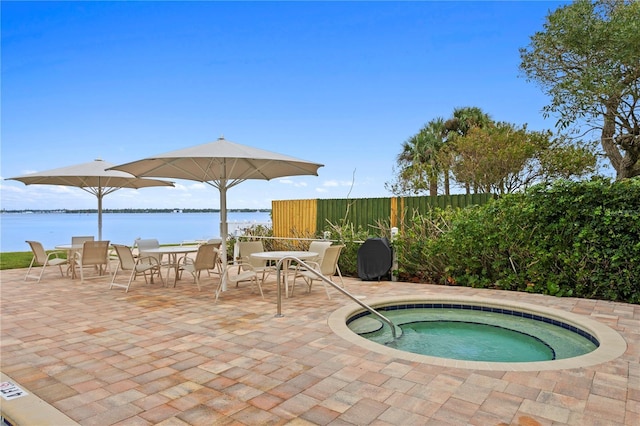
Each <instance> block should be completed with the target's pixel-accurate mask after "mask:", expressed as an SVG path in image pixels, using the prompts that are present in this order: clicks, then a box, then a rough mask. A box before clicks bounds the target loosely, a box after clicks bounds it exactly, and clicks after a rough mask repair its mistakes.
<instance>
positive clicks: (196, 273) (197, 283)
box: [193, 271, 202, 291]
mask: <svg viewBox="0 0 640 426" xmlns="http://www.w3.org/2000/svg"><path fill="white" fill-rule="evenodd" d="M193 278H194V279H195V280H196V285H197V286H198V291H202V290H201V289H200V271H196V272H194V274H193Z"/></svg>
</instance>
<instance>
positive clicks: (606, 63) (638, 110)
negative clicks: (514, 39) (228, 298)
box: [520, 0, 640, 179]
mask: <svg viewBox="0 0 640 426" xmlns="http://www.w3.org/2000/svg"><path fill="white" fill-rule="evenodd" d="M520 57H521V60H522V62H521V64H520V69H521V70H522V71H523V72H524V74H525V76H526V77H527V79H528V80H529V81H535V82H537V83H539V84H540V85H541V87H542V89H543V90H544V91H545V93H546V94H548V95H549V96H550V97H551V103H550V104H549V105H547V106H546V107H545V108H544V112H545V114H546V115H550V114H557V115H559V120H558V124H559V126H560V127H561V128H564V129H566V128H569V127H571V126H579V127H580V128H582V129H583V130H584V127H583V126H584V125H585V124H586V128H587V130H596V131H599V132H600V144H601V146H602V148H603V150H604V153H605V155H606V156H607V158H608V159H609V161H610V162H611V165H612V167H613V168H614V169H615V170H616V176H617V179H623V178H629V177H634V176H639V175H640V123H639V118H640V107H639V105H638V101H639V98H640V2H638V1H633V0H596V1H593V2H592V1H589V0H578V1H576V2H574V3H572V4H569V5H567V6H564V7H561V8H559V9H557V10H556V11H554V12H552V13H550V14H549V15H548V16H547V20H546V22H545V24H544V30H543V31H540V32H537V33H535V34H534V35H533V36H532V37H531V44H530V45H529V46H528V47H527V48H522V49H520Z"/></svg>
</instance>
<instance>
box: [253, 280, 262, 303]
mask: <svg viewBox="0 0 640 426" xmlns="http://www.w3.org/2000/svg"><path fill="white" fill-rule="evenodd" d="M253 282H254V283H255V285H256V286H257V287H258V290H260V296H262V298H263V299H264V293H263V292H262V286H261V285H260V281H258V277H257V276H255V277H253Z"/></svg>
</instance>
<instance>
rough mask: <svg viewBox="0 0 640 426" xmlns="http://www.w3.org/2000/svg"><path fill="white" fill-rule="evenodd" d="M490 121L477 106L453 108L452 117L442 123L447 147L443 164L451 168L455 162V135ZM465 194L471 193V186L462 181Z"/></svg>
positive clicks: (486, 124)
mask: <svg viewBox="0 0 640 426" xmlns="http://www.w3.org/2000/svg"><path fill="white" fill-rule="evenodd" d="M491 123H492V120H491V117H490V116H489V114H487V113H485V112H483V111H482V109H481V108H479V107H462V108H456V109H454V110H453V117H452V118H450V119H449V120H447V121H446V122H445V123H444V128H445V130H444V131H445V133H446V140H447V142H448V146H447V147H448V149H447V152H446V153H444V154H446V157H447V159H446V160H445V159H443V160H441V162H442V163H443V164H448V165H449V166H450V168H451V169H453V168H454V166H455V163H456V159H455V157H456V154H455V139H456V138H457V137H465V136H466V135H467V133H469V130H471V129H472V128H474V127H480V128H484V127H486V126H488V125H490V124H491ZM464 185H465V189H466V192H467V194H470V193H471V186H470V183H469V182H464Z"/></svg>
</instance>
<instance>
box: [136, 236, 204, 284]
mask: <svg viewBox="0 0 640 426" xmlns="http://www.w3.org/2000/svg"><path fill="white" fill-rule="evenodd" d="M198 247H199V246H197V245H179V246H162V247H156V248H147V249H144V251H141V252H140V254H141V255H142V254H145V255H149V254H157V255H160V256H163V255H165V254H166V255H167V257H168V259H169V261H168V262H167V263H166V265H165V266H166V267H167V278H166V280H165V285H167V286H168V285H169V272H170V271H171V269H173V270H174V277H173V286H174V287H175V285H176V282H177V281H178V272H179V270H180V265H179V264H178V255H179V254H182V255H186V254H189V253H195V252H197V251H198Z"/></svg>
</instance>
